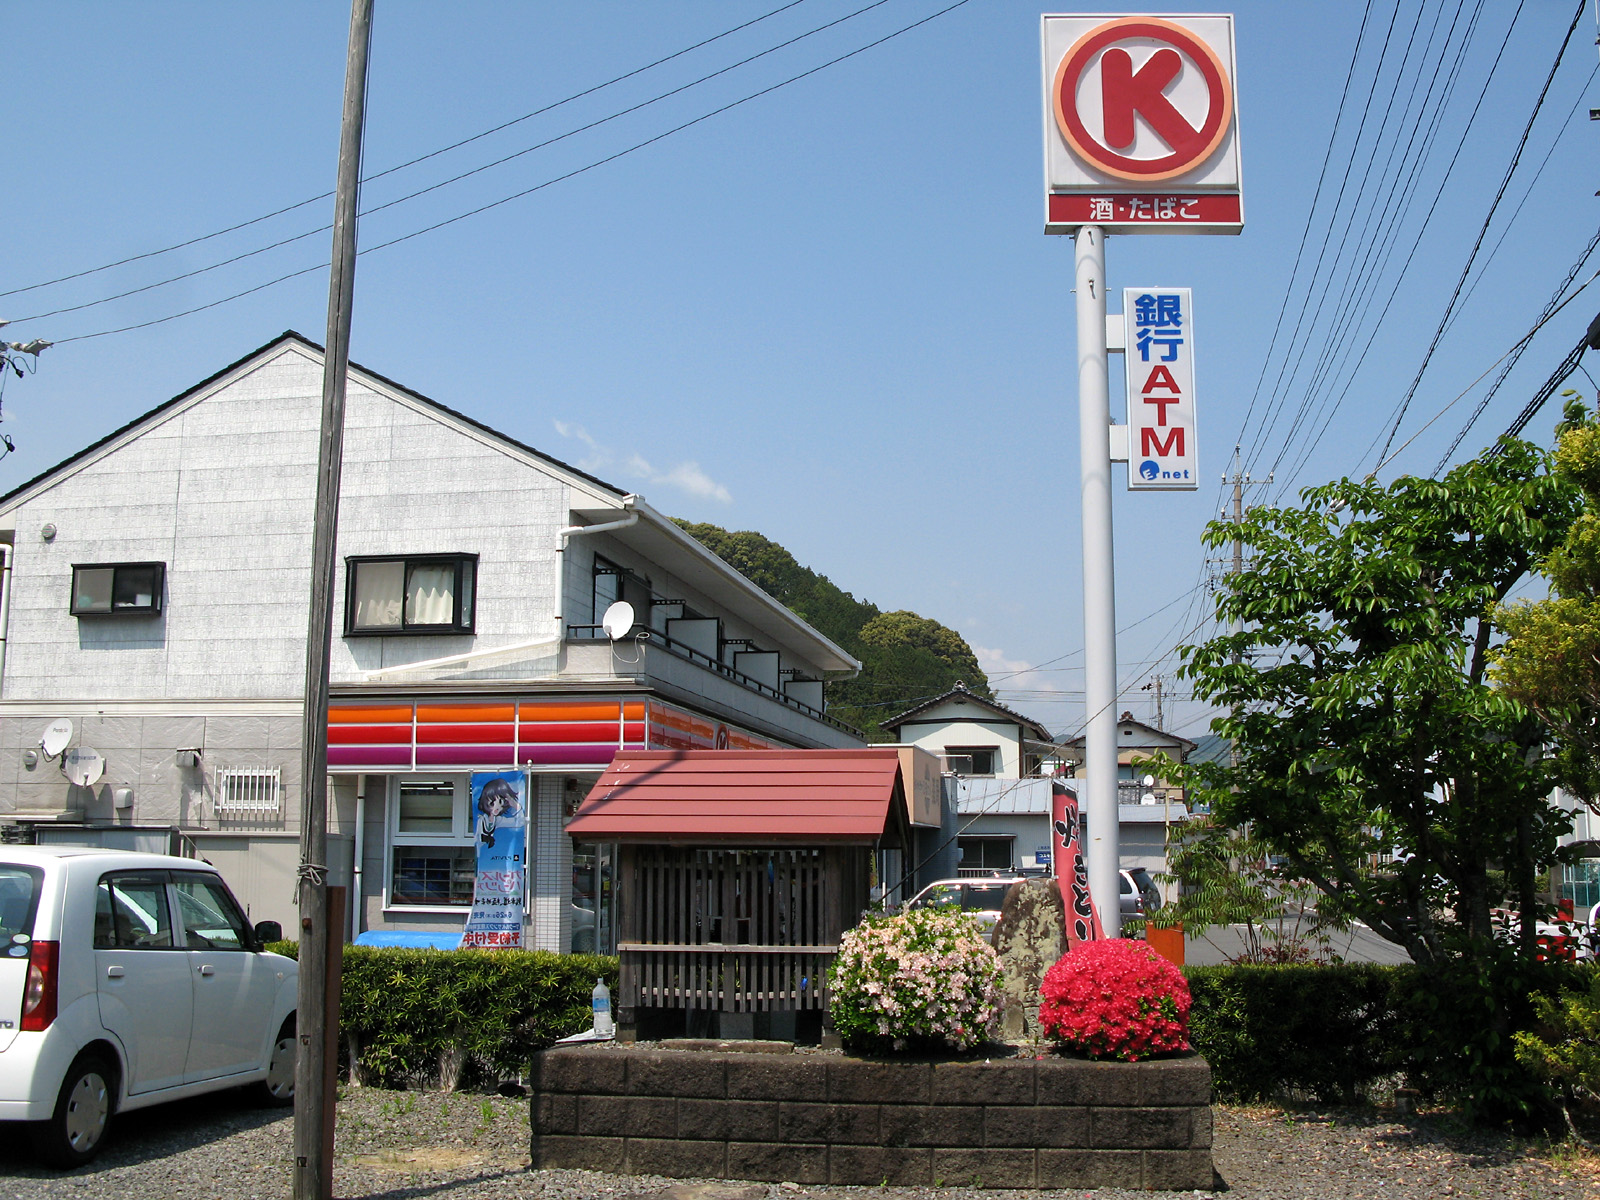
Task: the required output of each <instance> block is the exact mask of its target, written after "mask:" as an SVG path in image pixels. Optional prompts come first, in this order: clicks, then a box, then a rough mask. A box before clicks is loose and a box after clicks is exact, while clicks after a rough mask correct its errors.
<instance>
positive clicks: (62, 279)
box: [0, 0, 806, 297]
mask: <svg viewBox="0 0 1600 1200" xmlns="http://www.w3.org/2000/svg"><path fill="white" fill-rule="evenodd" d="M804 3H806V0H790V3H788V4H783V5H780V6H779V7H777V8H775V9H773V10H772V11H770V12H766V13H763V14H762V15H761V16H759V17H754V18H752V19H751V20H748V21H746V22H744V24H742V25H735V26H733V27H732V28H731V29H724V30H723V31H722V32H721V33H718V34H715V35H713V36H712V37H708V38H705V39H703V40H701V41H698V42H696V43H694V45H692V46H685V47H684V48H683V49H682V50H675V51H673V52H672V53H671V54H668V55H666V56H665V57H662V58H658V59H656V60H655V61H654V62H649V63H646V64H645V65H644V66H642V67H635V68H634V69H633V70H631V71H626V72H624V73H623V74H621V75H617V76H614V77H613V78H611V79H608V80H606V81H605V82H604V83H597V84H595V85H594V86H593V87H588V88H585V89H584V90H583V91H581V92H574V93H573V94H572V95H570V96H564V97H562V98H561V99H560V100H556V101H553V102H552V103H550V104H546V105H544V106H543V107H542V108H536V109H534V110H533V111H532V112H530V113H524V114H523V115H522V116H520V117H513V118H512V119H511V120H509V121H502V122H501V123H500V124H498V125H495V126H493V127H491V128H489V129H485V130H483V131H482V132H480V133H475V134H473V135H472V136H470V137H465V138H462V139H461V140H460V141H459V142H452V143H451V144H450V145H448V146H441V147H439V149H437V150H430V151H429V152H428V153H426V154H420V155H418V156H417V157H416V158H413V159H409V160H407V161H406V162H403V163H399V164H397V165H396V166H392V167H388V168H385V169H384V170H382V171H376V172H374V173H373V174H371V175H367V176H364V177H363V178H362V180H361V182H362V184H363V185H365V184H368V183H371V182H373V181H374V180H377V179H382V178H384V177H385V176H387V175H393V174H395V173H396V172H398V171H404V170H406V169H407V168H409V167H414V166H416V165H417V164H419V163H424V162H427V161H428V160H429V159H433V158H438V157H439V156H440V155H441V154H448V153H449V152H450V151H452V150H459V149H461V148H462V147H463V146H468V145H471V144H472V143H473V142H476V141H480V140H481V139H483V138H486V137H489V136H491V135H492V134H496V133H499V132H501V131H502V130H505V129H510V128H511V127H512V126H513V125H520V124H521V123H522V122H524V121H531V120H532V119H533V118H534V117H539V116H543V115H544V114H545V113H547V112H553V111H554V110H555V109H558V108H560V107H562V106H563V105H566V104H571V103H572V102H573V101H575V100H581V99H583V98H584V97H585V96H592V95H594V94H595V93H596V92H599V91H603V90H605V89H606V88H608V87H611V86H612V85H614V84H618V83H622V82H623V81H625V80H628V79H632V78H633V77H634V76H636V75H642V74H644V73H645V72H646V71H650V70H654V69H655V68H656V67H659V66H662V65H663V64H665V63H669V62H671V61H672V60H673V59H675V58H682V57H683V56H684V55H685V54H690V53H692V52H694V51H696V50H700V49H702V48H704V47H706V46H709V45H711V44H712V43H713V42H718V41H721V40H722V39H723V38H725V37H730V36H732V35H733V34H735V33H739V32H741V31H743V30H746V29H749V28H750V27H751V26H752V25H759V24H760V23H761V22H762V21H765V20H768V19H769V18H771V17H775V16H777V15H778V14H779V13H784V12H787V11H788V10H789V9H791V8H797V7H799V6H800V5H801V4H804ZM332 196H333V193H332V192H323V193H321V194H320V195H316V196H312V197H310V198H308V199H305V200H300V201H297V202H296V203H294V204H289V205H286V206H284V207H283V208H279V209H274V210H273V211H272V212H269V213H263V214H262V215H261V216H259V217H251V218H250V219H249V220H248V221H240V222H239V223H238V224H237V225H230V226H228V227H227V228H226V229H218V230H215V231H214V232H212V233H207V234H202V235H201V236H199V237H193V238H189V239H188V240H187V241H182V242H177V243H175V244H173V245H171V246H164V247H162V248H161V249H159V250H147V251H145V252H144V253H142V254H133V255H129V256H128V257H127V258H119V259H118V260H117V261H115V262H109V263H104V264H102V265H101V266H98V267H89V268H87V269H86V270H82V271H74V272H73V273H72V274H70V275H62V276H59V277H58V278H55V279H47V280H45V281H44V282H42V283H30V284H27V285H25V286H23V287H18V288H12V289H11V290H10V291H6V292H0V297H5V296H18V295H21V294H22V293H23V292H33V291H38V290H39V289H40V288H47V287H53V286H54V285H56V284H58V283H67V282H69V281H70V280H73V279H82V278H84V277H85V276H88V275H98V274H99V273H100V272H102V271H110V270H112V269H113V268H115V267H123V266H127V265H128V264H129V263H135V262H140V261H142V260H144V259H147V258H156V257H159V256H160V255H163V254H171V253H172V252H173V251H174V250H184V249H187V248H188V247H190V246H198V245H199V244H200V243H202V242H209V241H211V240H213V239H214V238H219V237H223V236H224V235H226V234H230V233H237V232H238V231H239V230H241V229H248V228H249V227H250V226H252V225H259V224H261V223H262V222H263V221H270V220H272V219H273V218H274V217H281V216H283V215H284V214H285V213H291V212H294V211H296V210H297V209H302V208H306V207H308V206H309V205H312V204H316V203H318V202H319V201H322V200H327V199H330V198H331V197H332ZM325 228H326V226H324V229H325ZM317 232H322V230H318V231H317Z"/></svg>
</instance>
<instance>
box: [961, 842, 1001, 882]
mask: <svg viewBox="0 0 1600 1200" xmlns="http://www.w3.org/2000/svg"><path fill="white" fill-rule="evenodd" d="M1015 840H1016V839H1014V838H1009V837H964V838H957V839H956V846H957V847H958V848H959V849H960V851H961V862H960V864H959V870H960V871H961V872H962V874H968V873H971V874H974V875H977V874H984V875H986V874H988V873H989V872H991V871H1011V870H1014V869H1015V863H1014V858H1015V856H1014V855H1013V853H1012V844H1013V842H1014V841H1015Z"/></svg>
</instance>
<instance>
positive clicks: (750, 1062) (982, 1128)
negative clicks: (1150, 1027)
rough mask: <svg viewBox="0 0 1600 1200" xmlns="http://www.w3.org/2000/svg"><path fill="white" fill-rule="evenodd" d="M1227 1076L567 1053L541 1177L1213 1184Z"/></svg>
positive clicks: (818, 1057) (541, 1124) (541, 1122)
mask: <svg viewBox="0 0 1600 1200" xmlns="http://www.w3.org/2000/svg"><path fill="white" fill-rule="evenodd" d="M1210 1100H1211V1068H1210V1067H1209V1066H1208V1065H1207V1064H1206V1062H1205V1060H1204V1059H1202V1058H1198V1057H1195V1056H1190V1057H1187V1058H1179V1059H1167V1060H1161V1061H1155V1062H1145V1063H1091V1062H1084V1061H1079V1060H1071V1059H1064V1058H1045V1059H1037V1060H1035V1059H1031V1058H1013V1059H1005V1058H996V1059H993V1060H991V1061H982V1060H973V1061H964V1062H928V1061H920V1062H900V1061H875V1060H863V1059H855V1058H850V1057H846V1056H837V1055H828V1054H798V1053H797V1054H759V1053H742V1052H738V1051H672V1050H657V1051H651V1050H641V1049H634V1048H624V1047H618V1046H607V1047H576V1046H574V1047H559V1048H556V1049H552V1050H547V1051H544V1052H542V1053H540V1054H539V1055H537V1056H536V1057H535V1059H534V1070H533V1098H532V1114H531V1123H532V1129H533V1140H532V1154H533V1165H534V1166H535V1167H549V1168H562V1167H570V1168H581V1169H586V1170H596V1171H611V1172H617V1173H622V1174H634V1175H644V1174H649V1175H666V1176H675V1177H680V1178H712V1179H755V1180H766V1181H774V1182H782V1181H788V1182H792V1183H799V1184H807V1183H838V1184H857V1185H866V1186H871V1185H876V1184H880V1183H883V1182H885V1181H887V1182H888V1183H891V1184H896V1185H900V1186H913V1187H927V1186H933V1185H941V1184H942V1185H944V1186H970V1187H984V1188H1035V1187H1037V1188H1097V1187H1122V1188H1139V1189H1144V1190H1166V1189H1171V1190H1189V1189H1210V1188H1211V1187H1212V1186H1213V1182H1214V1179H1215V1170H1214V1168H1213V1165H1212V1161H1211V1135H1212V1122H1211V1109H1210Z"/></svg>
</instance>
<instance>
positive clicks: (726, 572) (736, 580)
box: [584, 496, 861, 679]
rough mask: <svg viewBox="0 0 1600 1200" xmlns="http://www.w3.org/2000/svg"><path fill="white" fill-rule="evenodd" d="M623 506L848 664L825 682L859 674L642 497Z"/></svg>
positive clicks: (840, 652)
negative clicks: (636, 512) (634, 511)
mask: <svg viewBox="0 0 1600 1200" xmlns="http://www.w3.org/2000/svg"><path fill="white" fill-rule="evenodd" d="M623 504H624V505H627V506H629V507H632V508H636V509H637V510H638V513H639V515H641V516H643V517H644V518H645V520H646V521H647V522H648V523H649V524H650V525H651V526H652V527H653V528H655V529H658V530H659V531H660V532H662V533H664V534H666V535H667V536H668V537H669V538H671V539H672V540H673V541H674V542H676V543H677V544H678V546H679V548H680V549H682V550H684V551H685V552H687V553H689V554H691V555H693V556H694V557H696V558H698V559H700V560H701V562H703V563H705V564H706V565H707V566H709V567H710V568H711V569H712V570H714V571H716V572H717V573H718V574H719V575H721V576H722V577H723V578H724V579H725V580H727V582H729V583H731V584H732V585H734V586H735V587H737V588H739V589H740V590H742V591H744V592H747V593H750V594H752V595H754V596H759V597H760V598H761V600H762V601H763V602H764V603H765V604H767V605H770V606H771V607H772V608H773V609H774V610H776V614H777V615H778V616H780V617H781V618H782V619H784V620H786V621H787V622H789V624H790V625H791V626H792V627H794V628H795V629H796V630H798V631H803V632H804V634H805V635H806V637H807V638H808V640H811V641H813V642H815V643H819V644H820V645H822V646H824V647H826V648H827V649H828V650H829V651H830V652H831V653H833V654H834V655H836V656H837V657H838V658H839V659H841V660H842V661H844V662H847V663H850V664H851V665H850V666H849V667H846V668H844V669H842V670H837V671H825V672H824V674H825V675H826V676H827V678H829V679H854V678H855V677H856V676H857V675H859V674H861V663H860V662H859V661H858V660H857V659H856V658H855V657H854V656H853V655H851V654H850V653H849V652H848V651H846V650H845V649H844V648H843V647H842V646H840V645H839V644H838V643H836V642H835V641H833V639H831V638H829V637H828V636H827V635H826V634H824V633H823V632H822V631H821V630H820V629H816V628H814V627H813V626H812V625H810V624H809V623H808V622H806V621H805V620H803V619H802V618H801V617H800V616H799V615H798V614H797V613H796V612H795V611H794V610H793V609H791V608H790V607H789V606H788V605H786V604H784V603H783V602H782V601H780V600H778V599H777V598H776V597H775V596H773V595H771V594H770V593H768V592H767V591H766V590H764V589H763V588H762V587H761V586H760V585H759V584H757V583H755V582H754V581H753V580H751V579H750V578H749V577H747V576H746V575H744V574H742V573H741V572H740V571H739V570H738V568H736V567H734V566H732V565H730V564H729V563H728V562H726V561H725V560H724V559H722V558H721V557H719V556H718V555H717V554H715V553H713V552H712V551H711V550H709V549H707V548H706V547H705V546H704V545H703V544H701V542H700V541H699V540H698V539H696V538H694V537H691V536H690V535H689V534H687V533H685V532H684V531H683V530H682V529H681V528H679V526H678V523H677V522H676V521H674V520H672V518H670V517H668V516H666V515H664V514H662V513H660V512H658V511H656V510H655V509H654V508H652V507H651V506H650V504H649V502H648V501H646V500H645V498H644V497H643V496H629V497H627V499H625V500H624V501H623ZM584 528H586V529H591V530H592V529H599V528H602V526H598V525H588V526H584Z"/></svg>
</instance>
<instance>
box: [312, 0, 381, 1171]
mask: <svg viewBox="0 0 1600 1200" xmlns="http://www.w3.org/2000/svg"><path fill="white" fill-rule="evenodd" d="M371 44H372V0H351V4H350V48H349V53H348V56H347V58H346V60H345V76H344V120H343V125H342V127H341V129H340V134H339V182H338V188H337V191H336V193H335V197H334V218H333V260H332V268H331V270H330V272H329V278H328V338H327V341H328V345H327V351H326V353H325V354H324V356H323V366H322V434H321V441H320V444H319V446H318V450H317V500H316V518H315V520H316V523H315V527H314V531H313V534H312V540H311V608H310V615H309V617H308V619H307V623H306V688H305V721H304V724H303V726H302V728H301V738H300V788H301V804H300V870H299V903H300V979H299V993H298V1001H297V1013H296V1033H297V1035H298V1038H299V1043H300V1044H299V1053H298V1055H297V1056H296V1059H295V1069H294V1155H295V1167H294V1196H295V1200H332V1198H333V1136H332V1135H333V1118H334V1106H333V1103H332V1094H333V1089H332V1088H331V1087H329V1081H330V1080H331V1079H332V1077H333V1071H334V1067H335V1059H334V1057H333V1056H332V1055H331V1054H330V1053H329V1051H328V1047H329V1045H330V1044H337V1043H336V1041H335V1036H336V1033H337V1030H336V1029H335V1028H333V1026H335V1025H337V1022H338V1015H337V1014H338V997H337V995H335V996H334V997H332V999H331V1001H330V997H329V994H328V993H329V985H330V980H329V977H328V964H329V948H330V943H331V942H333V941H334V939H339V942H340V944H341V945H342V944H343V938H344V930H343V929H342V928H336V927H334V926H333V925H332V924H331V922H330V912H329V906H328V661H329V650H330V646H331V643H332V640H333V565H334V560H333V550H334V535H335V531H336V527H337V522H338V515H339V468H340V466H341V464H342V461H343V456H344V393H345V379H346V377H347V375H348V374H349V368H350V312H351V308H352V306H353V300H354V295H355V276H356V212H357V209H358V201H359V198H360V190H361V188H360V185H361V135H362V126H363V124H364V122H365V118H366V95H367V52H368V50H369V49H370V47H371ZM352 899H353V902H354V903H357V904H359V903H360V902H361V899H360V897H359V896H357V897H353V898H352Z"/></svg>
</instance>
